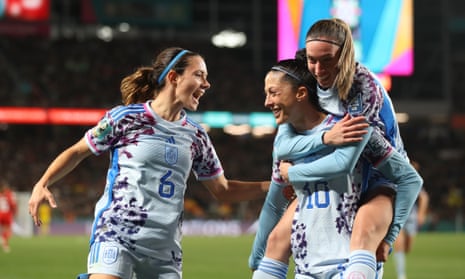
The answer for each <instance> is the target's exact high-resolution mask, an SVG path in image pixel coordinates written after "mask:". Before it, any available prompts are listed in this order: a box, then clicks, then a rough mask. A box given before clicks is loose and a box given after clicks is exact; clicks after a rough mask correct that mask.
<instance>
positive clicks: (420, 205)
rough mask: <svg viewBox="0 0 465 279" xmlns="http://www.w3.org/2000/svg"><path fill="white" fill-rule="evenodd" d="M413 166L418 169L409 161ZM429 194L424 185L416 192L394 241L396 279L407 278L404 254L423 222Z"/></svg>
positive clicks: (408, 249)
mask: <svg viewBox="0 0 465 279" xmlns="http://www.w3.org/2000/svg"><path fill="white" fill-rule="evenodd" d="M411 164H412V165H413V167H414V168H415V169H416V170H417V171H420V164H419V163H418V162H416V161H411ZM428 205H429V195H428V193H427V192H426V191H425V189H424V187H423V188H422V189H421V191H420V194H418V199H417V202H416V204H415V206H414V207H413V208H412V211H411V212H410V214H409V216H408V219H407V222H406V223H405V225H404V227H403V228H402V230H401V231H400V233H399V236H398V237H397V239H396V241H395V242H394V253H393V255H394V263H395V267H396V272H397V279H407V268H406V266H407V265H406V263H407V261H406V255H407V254H408V253H409V252H410V250H411V249H412V246H413V242H414V239H415V236H416V235H417V233H418V229H419V228H420V227H421V226H422V225H423V224H424V223H425V221H426V215H427V213H428Z"/></svg>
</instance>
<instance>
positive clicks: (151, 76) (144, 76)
mask: <svg viewBox="0 0 465 279" xmlns="http://www.w3.org/2000/svg"><path fill="white" fill-rule="evenodd" d="M197 55H199V54H198V53H195V52H192V51H186V50H184V49H183V48H180V47H170V48H167V49H165V50H163V51H162V52H160V54H158V55H157V57H156V58H155V61H154V62H153V63H152V65H151V66H142V67H139V68H137V69H136V71H135V72H134V73H132V74H130V75H128V76H126V77H125V78H123V80H122V81H121V85H120V91H121V97H122V102H123V104H124V105H129V104H136V103H143V102H146V101H148V100H150V99H153V98H154V97H155V96H156V95H157V94H158V92H159V91H160V90H161V88H163V86H164V85H165V82H164V79H165V77H166V73H167V72H168V71H169V70H174V71H175V72H176V73H178V74H182V73H183V72H184V70H185V69H186V67H187V66H188V65H189V58H190V57H192V56H197ZM162 73H164V75H163V76H161V75H162ZM159 80H160V81H159Z"/></svg>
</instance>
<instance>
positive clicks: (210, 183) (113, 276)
mask: <svg viewBox="0 0 465 279" xmlns="http://www.w3.org/2000/svg"><path fill="white" fill-rule="evenodd" d="M207 75H208V71H207V67H206V64H205V61H204V59H203V57H202V56H201V55H199V54H198V53H195V52H192V51H189V50H185V49H182V48H178V47H172V48H167V49H165V50H163V51H162V52H161V53H160V54H159V55H158V56H157V57H156V58H155V60H154V62H153V64H152V65H151V66H142V67H139V68H137V69H136V70H135V71H134V72H133V73H132V74H130V75H129V76H127V77H125V78H123V80H122V82H121V87H120V89H121V94H122V101H123V104H124V105H122V106H117V107H114V108H113V109H111V110H109V111H107V112H106V114H105V115H104V116H103V118H102V119H101V120H100V122H99V123H98V124H97V125H96V126H94V127H92V128H90V129H89V130H88V131H87V132H86V133H85V135H84V137H83V138H82V139H81V140H79V141H78V142H77V143H75V144H74V145H72V146H71V147H69V148H67V149H66V150H65V151H63V152H62V153H61V154H59V155H58V157H56V158H55V160H54V161H53V162H52V163H51V164H50V165H49V167H48V168H47V170H46V171H45V173H44V174H43V175H42V177H41V178H40V179H39V181H38V182H37V183H36V184H35V186H34V188H33V190H32V195H31V197H30V199H29V213H30V214H31V216H32V218H33V221H34V223H35V225H37V226H40V224H41V220H40V219H39V218H38V207H39V204H40V203H41V202H43V201H47V202H48V203H49V204H50V205H51V206H52V207H56V206H57V203H56V201H55V198H54V196H53V194H52V193H51V191H50V190H49V187H50V186H52V185H53V184H56V183H57V182H58V181H59V180H60V179H61V178H62V177H64V176H65V175H67V174H68V173H69V172H71V171H72V170H73V169H74V168H75V167H76V166H77V165H78V164H79V163H80V162H81V161H82V160H83V159H85V158H87V157H89V156H90V155H91V154H94V155H100V154H102V153H105V152H108V153H109V154H110V163H109V169H108V173H107V176H106V178H107V180H106V185H105V189H104V192H103V194H102V196H101V198H100V200H99V201H98V202H97V204H96V206H95V215H94V222H93V227H92V232H91V239H90V251H89V255H88V263H87V273H86V274H81V275H79V277H78V278H81V279H82V278H90V279H132V278H134V277H137V278H138V279H153V278H160V279H162V278H163V279H167V278H170V279H179V278H182V249H181V239H182V231H181V229H182V221H183V208H184V204H183V203H184V194H185V191H186V187H187V180H188V178H189V174H190V172H191V171H192V172H193V174H194V175H195V178H196V179H197V180H199V181H201V182H202V184H203V185H205V186H206V187H207V188H208V190H209V191H210V192H211V193H212V194H213V196H214V197H216V198H218V199H220V200H225V201H240V200H246V199H259V198H263V197H264V196H265V192H266V190H267V188H268V185H269V184H267V185H265V184H264V183H261V182H244V181H237V180H228V179H227V178H226V177H225V175H224V171H223V168H222V165H221V162H220V160H219V158H218V156H217V154H216V151H215V148H214V146H213V144H212V142H211V140H210V138H209V136H208V134H207V132H206V131H205V130H204V129H203V128H202V126H201V125H199V124H198V123H196V122H194V121H193V120H192V119H191V118H190V117H189V116H188V115H187V112H186V111H185V110H189V111H195V110H197V107H198V105H199V101H200V98H201V97H202V96H203V95H204V94H205V91H206V90H207V89H209V88H210V83H209V82H208V80H207ZM96 187H98V186H96Z"/></svg>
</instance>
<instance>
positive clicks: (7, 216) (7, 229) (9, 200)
mask: <svg viewBox="0 0 465 279" xmlns="http://www.w3.org/2000/svg"><path fill="white" fill-rule="evenodd" d="M0 184H1V185H0V234H1V236H2V249H3V252H5V253H9V252H10V242H9V241H10V237H11V235H12V233H13V232H12V228H13V222H14V216H15V215H16V210H17V202H16V197H15V193H14V192H13V191H12V190H11V187H10V185H9V184H8V182H6V181H4V180H1V181H0Z"/></svg>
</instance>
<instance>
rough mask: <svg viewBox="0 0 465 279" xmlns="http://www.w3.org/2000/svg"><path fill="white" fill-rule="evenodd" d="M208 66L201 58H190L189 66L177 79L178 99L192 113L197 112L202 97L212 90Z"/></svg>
mask: <svg viewBox="0 0 465 279" xmlns="http://www.w3.org/2000/svg"><path fill="white" fill-rule="evenodd" d="M207 76H208V71H207V65H206V64H205V61H204V60H203V58H202V57H201V56H198V55H196V56H192V57H189V64H188V66H187V67H186V69H185V70H184V72H183V73H182V74H181V75H178V76H177V77H176V79H177V80H176V83H177V88H176V99H177V100H179V101H180V102H181V103H182V104H183V107H184V108H185V109H187V110H190V111H195V110H197V107H198V106H199V100H200V97H202V96H203V94H205V91H206V90H207V89H208V88H210V83H209V82H208V80H207Z"/></svg>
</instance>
